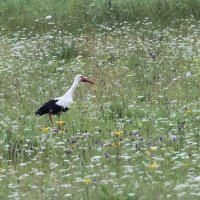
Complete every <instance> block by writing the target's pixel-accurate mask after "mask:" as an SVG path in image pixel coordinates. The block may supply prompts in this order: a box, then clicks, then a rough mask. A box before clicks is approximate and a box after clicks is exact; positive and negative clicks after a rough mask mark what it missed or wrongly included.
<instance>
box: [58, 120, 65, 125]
mask: <svg viewBox="0 0 200 200" xmlns="http://www.w3.org/2000/svg"><path fill="white" fill-rule="evenodd" d="M56 123H57V124H58V125H62V124H65V122H64V121H56Z"/></svg>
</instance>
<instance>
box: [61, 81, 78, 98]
mask: <svg viewBox="0 0 200 200" xmlns="http://www.w3.org/2000/svg"><path fill="white" fill-rule="evenodd" d="M78 84H79V82H77V81H75V80H74V82H73V84H72V86H71V87H70V89H69V90H68V91H67V92H66V93H65V95H64V96H66V97H67V98H72V99H73V94H74V91H75V89H76V88H77V86H78Z"/></svg>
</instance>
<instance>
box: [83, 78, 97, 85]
mask: <svg viewBox="0 0 200 200" xmlns="http://www.w3.org/2000/svg"><path fill="white" fill-rule="evenodd" d="M81 82H88V83H91V84H94V82H93V81H91V80H89V79H88V78H87V77H82V79H81Z"/></svg>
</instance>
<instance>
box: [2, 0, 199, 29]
mask: <svg viewBox="0 0 200 200" xmlns="http://www.w3.org/2000/svg"><path fill="white" fill-rule="evenodd" d="M199 9H200V3H199V1H196V0H183V1H181V0H177V1H173V0H168V1H166V0H162V1H160V0H150V1H148V0H141V1H136V0H134V1H132V0H126V1H120V0H109V1H91V0H85V1H80V0H73V1H72V0H70V1H65V0H59V1H56V0H44V1H39V0H34V1H29V0H18V1H11V0H6V1H3V0H1V7H0V25H1V26H3V27H6V29H7V31H17V30H19V29H21V28H25V29H27V30H28V32H30V31H33V32H36V33H44V32H48V31H49V30H51V29H52V28H53V27H55V26H56V27H57V28H58V29H59V30H63V31H70V32H74V33H75V32H76V33H78V32H82V31H83V30H84V31H91V30H92V29H94V28H95V29H96V28H97V25H98V24H109V26H111V25H114V24H115V23H116V22H117V23H121V22H124V21H127V22H128V23H133V22H136V21H141V20H144V19H145V18H146V17H148V18H149V19H150V21H151V22H153V24H154V25H161V26H163V25H165V26H166V25H170V24H171V23H172V22H173V21H174V20H176V19H180V18H188V17H190V16H191V15H192V16H194V18H195V19H196V20H198V19H199V18H200V14H199ZM46 16H52V20H51V21H49V20H48V18H45V17H46Z"/></svg>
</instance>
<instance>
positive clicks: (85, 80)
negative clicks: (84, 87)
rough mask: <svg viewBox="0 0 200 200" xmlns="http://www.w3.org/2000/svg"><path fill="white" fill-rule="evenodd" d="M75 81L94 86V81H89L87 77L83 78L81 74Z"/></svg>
mask: <svg viewBox="0 0 200 200" xmlns="http://www.w3.org/2000/svg"><path fill="white" fill-rule="evenodd" d="M75 81H77V82H83V83H91V84H94V82H93V81H91V80H89V79H88V78H87V77H85V76H83V75H81V74H78V75H76V77H75Z"/></svg>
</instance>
